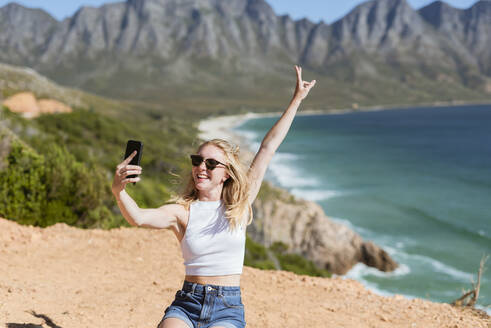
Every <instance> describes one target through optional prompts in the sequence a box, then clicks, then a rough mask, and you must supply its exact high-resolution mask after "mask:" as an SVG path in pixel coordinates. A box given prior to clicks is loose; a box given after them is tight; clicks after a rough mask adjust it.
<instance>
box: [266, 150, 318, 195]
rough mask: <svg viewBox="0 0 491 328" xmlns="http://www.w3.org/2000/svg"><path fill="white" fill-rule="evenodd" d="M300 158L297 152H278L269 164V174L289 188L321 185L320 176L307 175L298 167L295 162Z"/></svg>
mask: <svg viewBox="0 0 491 328" xmlns="http://www.w3.org/2000/svg"><path fill="white" fill-rule="evenodd" d="M299 159H300V156H298V155H295V154H290V153H277V154H276V155H275V157H273V160H272V161H271V163H270V165H269V166H270V170H269V174H270V175H271V176H272V178H273V179H274V180H276V181H277V182H278V183H279V184H280V186H281V187H284V188H287V189H289V190H290V189H293V188H302V187H317V186H319V185H320V183H319V179H318V178H314V177H308V176H305V175H304V174H302V172H300V170H299V169H298V168H297V167H296V165H295V163H294V162H295V161H298V160H299Z"/></svg>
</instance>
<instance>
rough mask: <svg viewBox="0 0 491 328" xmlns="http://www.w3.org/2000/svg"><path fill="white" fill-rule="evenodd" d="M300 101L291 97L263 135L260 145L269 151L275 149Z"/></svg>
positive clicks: (291, 120) (288, 127)
mask: <svg viewBox="0 0 491 328" xmlns="http://www.w3.org/2000/svg"><path fill="white" fill-rule="evenodd" d="M301 102H302V100H301V99H299V98H295V97H293V98H292V100H291V101H290V104H289V105H288V108H287V109H286V110H285V111H284V112H283V114H282V115H281V117H280V118H279V119H278V121H277V122H276V123H275V124H274V125H273V127H272V128H271V129H270V130H269V131H268V133H267V134H266V136H265V137H264V139H263V141H262V143H261V147H262V148H266V149H268V150H269V151H270V152H272V153H274V152H275V151H276V149H278V147H279V146H280V144H281V143H282V142H283V139H285V137H286V134H287V133H288V130H289V129H290V126H291V125H292V122H293V119H294V118H295V114H296V113H297V109H298V107H299V106H300V103H301Z"/></svg>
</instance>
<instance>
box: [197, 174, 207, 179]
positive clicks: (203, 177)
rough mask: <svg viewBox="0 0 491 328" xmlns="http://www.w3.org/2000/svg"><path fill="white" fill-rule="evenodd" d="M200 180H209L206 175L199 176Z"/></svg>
mask: <svg viewBox="0 0 491 328" xmlns="http://www.w3.org/2000/svg"><path fill="white" fill-rule="evenodd" d="M198 178H202V179H208V177H207V176H206V175H201V174H200V175H198Z"/></svg>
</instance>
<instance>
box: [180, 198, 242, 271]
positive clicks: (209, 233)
mask: <svg viewBox="0 0 491 328" xmlns="http://www.w3.org/2000/svg"><path fill="white" fill-rule="evenodd" d="M245 239H246V237H245V229H244V227H243V226H240V227H239V228H237V229H235V230H234V231H233V232H232V231H231V230H230V229H229V222H228V219H227V218H226V217H225V206H224V205H223V202H222V201H221V200H219V201H207V202H204V201H194V202H192V203H191V205H190V207H189V220H188V224H187V227H186V231H185V232H184V237H183V238H182V239H181V250H182V257H183V258H184V266H185V267H186V275H193V276H220V275H228V274H241V273H242V266H243V265H244V255H245Z"/></svg>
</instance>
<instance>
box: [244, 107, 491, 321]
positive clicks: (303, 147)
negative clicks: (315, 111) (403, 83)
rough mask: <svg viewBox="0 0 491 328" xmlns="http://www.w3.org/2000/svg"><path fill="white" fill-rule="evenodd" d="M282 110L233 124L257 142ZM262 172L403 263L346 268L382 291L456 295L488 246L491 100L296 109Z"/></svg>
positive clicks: (488, 298) (484, 294) (485, 290)
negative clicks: (390, 268) (311, 112)
mask: <svg viewBox="0 0 491 328" xmlns="http://www.w3.org/2000/svg"><path fill="white" fill-rule="evenodd" d="M276 120H277V117H275V118H259V119H251V120H248V121H247V122H245V123H244V124H242V125H241V126H239V127H238V128H236V129H235V130H236V132H238V133H240V134H242V135H244V136H245V137H246V138H248V139H249V141H250V142H251V144H252V145H253V147H254V148H255V149H257V148H258V147H259V144H260V142H261V140H262V138H263V136H264V135H265V133H266V132H267V131H268V130H269V129H270V128H271V126H272V125H273V124H274V122H276ZM266 178H267V179H268V180H270V181H273V182H274V183H275V184H277V185H279V186H281V187H284V188H287V189H288V190H290V191H291V192H292V193H294V194H296V195H298V196H300V197H303V198H307V199H309V200H313V201H316V202H317V203H318V204H320V205H321V206H322V207H323V208H324V211H325V212H326V214H327V215H328V216H329V217H331V218H332V219H334V220H336V221H338V222H341V223H344V224H346V225H348V226H350V227H351V228H352V229H353V230H355V231H356V232H358V233H359V234H360V235H361V236H362V237H363V238H364V239H365V240H372V241H374V242H375V243H377V244H378V245H380V246H382V247H383V248H384V249H385V250H386V251H387V252H388V253H389V254H390V255H391V256H392V257H393V258H394V259H395V260H396V261H397V262H398V263H399V264H400V267H399V268H398V269H397V270H396V271H395V272H392V273H383V272H379V271H378V270H376V269H372V268H368V267H366V266H365V265H363V264H358V265H356V266H355V267H354V268H353V269H352V270H351V271H350V272H349V273H348V274H347V277H350V278H354V279H356V280H359V281H361V282H362V283H364V284H365V285H366V286H367V287H368V288H370V289H372V290H374V291H375V292H378V293H379V294H384V295H393V294H403V295H406V296H408V297H420V298H426V299H429V300H432V301H439V302H450V301H453V300H454V299H456V298H458V297H459V296H461V295H462V290H463V289H470V287H471V281H477V270H478V267H479V261H480V259H481V257H482V256H483V255H484V254H490V255H491V224H490V223H491V211H490V209H491V105H480V106H458V107H434V108H410V109H391V110H384V111H373V112H361V113H347V114H335V115H315V116H297V117H296V118H295V121H294V123H293V125H292V127H291V129H290V132H289V134H288V135H287V137H286V139H285V140H284V142H283V144H282V145H281V146H280V148H279V150H278V152H277V153H276V155H275V157H274V158H273V160H272V162H271V164H270V167H269V169H268V172H267V174H266ZM487 267H488V269H487V271H485V272H484V275H483V278H482V281H481V291H480V293H481V294H480V297H479V302H478V303H479V304H480V305H481V306H486V305H489V304H491V258H490V259H489V260H488V262H487ZM488 313H489V309H488Z"/></svg>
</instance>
